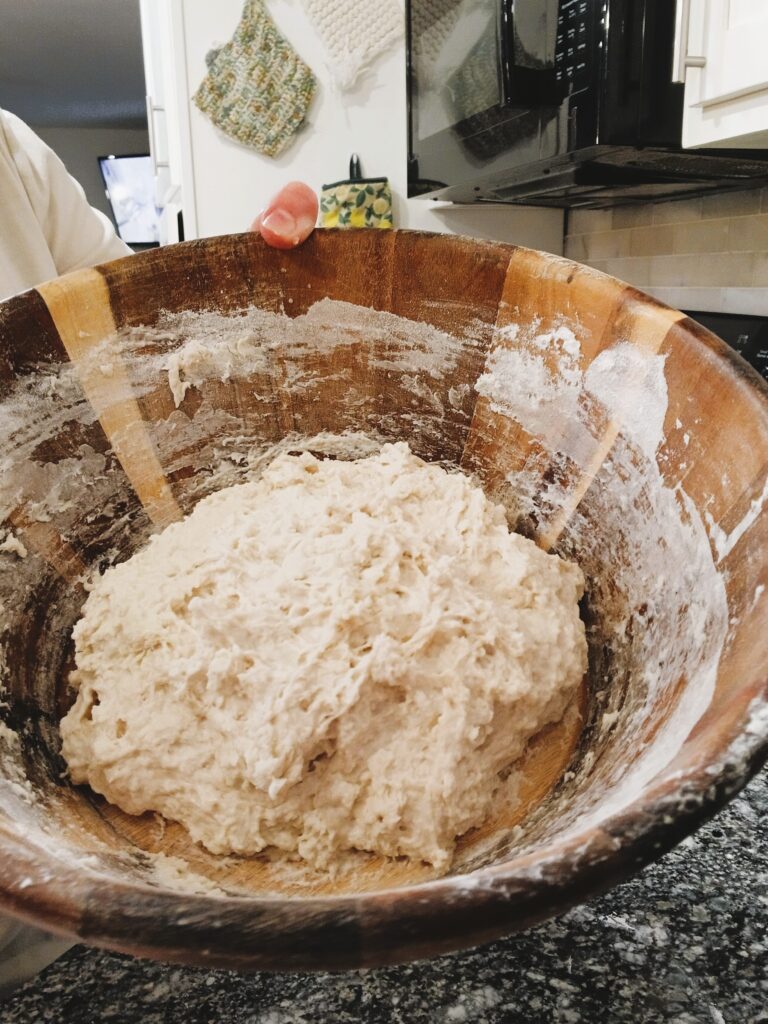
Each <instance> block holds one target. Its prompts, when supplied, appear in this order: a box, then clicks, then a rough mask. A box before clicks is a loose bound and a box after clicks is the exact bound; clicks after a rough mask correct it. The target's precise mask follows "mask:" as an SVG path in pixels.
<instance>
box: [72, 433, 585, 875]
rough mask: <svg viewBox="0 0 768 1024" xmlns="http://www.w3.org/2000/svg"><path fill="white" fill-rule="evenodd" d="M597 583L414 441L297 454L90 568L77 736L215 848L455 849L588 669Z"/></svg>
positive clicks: (81, 768)
mask: <svg viewBox="0 0 768 1024" xmlns="http://www.w3.org/2000/svg"><path fill="white" fill-rule="evenodd" d="M583 585H584V581H583V577H582V573H581V571H580V570H579V569H578V568H577V567H576V566H575V565H572V564H569V563H567V562H564V561H562V560H561V559H559V558H557V557H556V556H554V555H548V554H545V553H544V552H542V551H540V550H539V549H538V548H537V547H536V546H535V545H534V544H533V543H532V542H531V541H529V540H526V539H524V538H522V537H519V536H516V535H514V534H510V533H509V531H508V528H507V525H506V521H505V518H504V513H503V511H502V509H501V508H499V507H498V506H496V505H494V504H492V503H491V502H489V501H488V500H487V499H486V498H485V496H484V495H483V493H482V491H481V490H480V489H479V488H477V487H476V486H474V485H473V484H472V483H471V482H470V481H469V480H468V479H467V478H466V477H465V476H462V475H461V474H449V473H447V472H446V471H445V470H443V469H442V468H440V467H439V466H435V465H427V464H425V463H424V462H422V461H421V460H420V459H417V458H416V457H415V456H413V455H412V454H411V453H410V451H409V450H408V447H407V445H405V444H395V445H385V447H384V448H383V449H382V451H381V452H380V454H378V455H375V456H372V457H371V458H367V459H363V460H360V461H357V462H342V461H329V460H324V461H318V460H317V459H315V458H314V457H313V456H312V455H310V454H308V453H304V454H302V455H300V456H291V455H282V456H280V457H278V458H276V459H275V461H274V462H273V463H271V465H270V466H269V467H268V469H267V470H266V471H265V473H264V475H263V476H262V478H261V479H260V480H258V481H256V482H252V483H247V484H243V485H240V486H235V487H230V488H227V489H226V490H222V491H219V492H218V493H216V494H213V495H211V496H210V497H209V498H206V499H205V500H203V501H201V502H200V503H199V504H198V506H197V507H196V508H195V509H194V511H193V512H192V513H191V514H190V515H189V516H188V517H187V518H186V519H185V520H184V521H183V522H180V523H177V524H174V525H173V526H170V527H168V528H167V529H166V530H165V531H164V532H163V533H161V534H159V535H158V536H156V537H155V538H153V540H152V541H151V542H150V543H149V545H148V546H147V547H146V548H144V549H143V550H141V551H139V552H138V553H137V554H135V555H134V556H133V557H132V558H130V559H129V560H128V561H127V562H125V563H123V564H121V565H118V566H116V567H114V568H111V569H109V570H107V572H105V574H104V575H103V576H102V577H101V578H100V579H99V580H97V582H96V583H95V585H94V587H93V590H92V592H91V593H90V594H89V596H88V599H87V601H86V604H85V608H84V614H83V617H82V619H81V620H80V621H79V622H78V624H77V626H76V627H75V631H74V639H75V644H76V664H77V669H76V671H75V672H74V673H73V677H72V679H73V682H74V684H75V685H76V686H77V687H78V688H79V693H78V696H77V701H76V703H75V705H74V707H73V708H72V710H71V711H70V712H69V714H68V715H67V716H66V717H65V718H64V720H63V721H62V723H61V733H62V738H63V754H64V757H65V758H66V760H67V762H68V764H69V769H70V772H71V776H72V779H73V781H74V782H78V783H80V782H88V783H90V785H91V786H92V787H93V788H94V789H95V790H97V791H98V792H99V793H103V794H104V796H106V797H107V799H109V800H110V801H112V802H113V803H115V804H118V805H119V806H120V807H121V808H123V809H124V810H125V811H128V812H129V813H131V814H140V813H142V812H144V811H147V810H150V809H151V810H155V811H159V812H161V813H162V814H164V815H166V816H167V817H168V818H171V819H174V820H176V821H179V822H181V823H182V824H183V825H184V826H185V827H186V828H187V829H188V831H189V833H190V835H191V836H192V837H193V838H194V839H195V840H198V841H199V842H201V843H202V844H203V845H204V846H206V847H207V848H208V849H209V850H211V851H213V852H214V853H229V852H236V853H241V854H249V853H256V852H258V851H260V850H262V849H264V848H265V847H267V846H274V847H278V848H280V849H282V850H286V851H292V852H295V853H298V854H299V855H300V856H301V857H303V858H305V859H306V860H308V861H310V862H312V863H313V864H314V865H316V866H320V867H325V866H329V865H332V863H333V860H334V858H335V857H337V856H339V855H340V854H341V853H342V852H344V851H348V850H350V849H359V850H370V851H375V852H377V853H380V854H385V855H390V856H398V855H406V856H408V857H413V858H418V859H422V860H424V861H427V862H430V863H431V864H433V865H434V866H435V867H437V868H438V869H444V868H445V867H446V866H447V865H448V863H449V861H450V857H451V854H452V850H453V846H454V842H455V839H456V837H457V836H459V835H461V834H462V833H463V832H466V831H467V830H468V829H469V828H471V827H472V826H475V825H478V824H480V823H481V822H482V821H483V819H484V818H485V817H486V815H487V813H488V809H489V805H490V801H491V799H492V798H493V795H494V792H495V791H496V789H497V788H498V786H499V773H500V772H501V771H502V770H503V769H504V768H505V767H506V766H508V765H509V764H510V763H511V762H512V761H514V759H516V758H517V757H519V755H520V754H521V752H522V751H523V749H524V747H525V745H526V742H527V741H528V740H529V739H530V737H531V736H533V735H534V734H535V733H536V732H537V731H538V730H539V729H541V728H542V727H543V726H544V725H546V724H547V723H550V722H553V721H555V720H557V719H559V718H560V717H561V716H562V715H563V712H564V710H565V708H566V707H567V705H568V703H569V701H570V700H571V698H572V697H573V695H574V693H575V691H576V690H577V688H578V686H579V683H580V681H581V679H582V676H583V673H584V671H585V668H586V642H585V637H584V628H583V625H582V623H581V620H580V618H579V613H578V607H577V602H578V599H579V597H580V596H581V594H582V591H583Z"/></svg>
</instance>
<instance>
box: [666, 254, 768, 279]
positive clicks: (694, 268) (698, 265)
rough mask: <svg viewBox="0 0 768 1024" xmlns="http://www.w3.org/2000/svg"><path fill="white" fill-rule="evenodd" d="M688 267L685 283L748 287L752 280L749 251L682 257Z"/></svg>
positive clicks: (751, 260) (751, 262) (751, 263)
mask: <svg viewBox="0 0 768 1024" xmlns="http://www.w3.org/2000/svg"><path fill="white" fill-rule="evenodd" d="M683 259H685V260H687V261H688V263H689V265H690V269H689V271H688V273H687V274H686V275H685V284H690V285H694V286H701V285H707V286H708V287H720V288H725V287H736V288H739V287H748V286H749V285H750V284H751V282H752V270H753V266H752V265H753V257H752V255H751V254H750V253H741V252H739V253H723V254H717V253H713V254H711V255H703V256H687V257H683Z"/></svg>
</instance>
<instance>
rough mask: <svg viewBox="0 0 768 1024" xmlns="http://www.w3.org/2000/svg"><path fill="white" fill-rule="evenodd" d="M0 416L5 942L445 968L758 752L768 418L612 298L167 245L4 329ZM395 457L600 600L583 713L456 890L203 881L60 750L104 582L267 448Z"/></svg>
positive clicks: (396, 267)
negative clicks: (82, 779) (83, 778)
mask: <svg viewBox="0 0 768 1024" xmlns="http://www.w3.org/2000/svg"><path fill="white" fill-rule="evenodd" d="M249 307H256V311H253V310H251V312H247V313H244V312H243V311H245V310H248V308H249ZM118 332H119V337H118V338H116V337H115V335H116V334H117V333H118ZM0 388H1V389H2V390H1V393H0V424H1V426H0V466H2V474H1V476H0V479H1V481H2V483H0V523H2V528H3V530H2V533H0V567H1V568H2V571H1V572H0V666H2V671H1V672H0V678H2V684H3V686H4V693H3V700H4V701H5V703H4V705H3V707H2V715H3V718H4V720H5V722H6V723H7V728H5V727H3V729H2V730H1V731H0V752H1V753H0V762H1V763H2V773H1V775H2V781H0V902H1V904H2V907H3V909H5V910H6V911H8V912H10V913H11V914H15V915H18V916H19V917H22V918H25V919H27V920H29V921H32V922H34V923H38V924H40V925H43V926H45V927H47V928H50V929H55V930H57V931H60V932H62V933H65V934H67V935H71V936H76V937H78V938H79V939H82V940H83V941H86V942H90V943H95V944H99V945H104V946H108V947H110V948H113V949H120V950H127V951H129V952H132V953H139V954H143V955H148V956H155V957H160V958H163V959H168V960H178V961H184V962H190V963H206V964H218V965H225V966H229V967H238V968H255V967H258V968H283V969H284V968H298V969H310V968H342V967H354V966H369V965H377V964H385V963H393V962H398V961H403V960H407V959H411V958H415V957H423V956H429V955H433V954H436V953H441V952H444V951H447V950H451V949H456V948H459V947H462V946H469V945H473V944H476V943H479V942H483V941H486V940H489V939H492V938H494V937H496V936H498V935H500V934H503V933H509V932H512V931H514V930H516V929H521V928H525V927H527V926H529V925H531V924H533V923H534V922H536V921H539V920H541V919H542V918H545V917H547V916H548V915H551V914H554V913H559V912H561V911H563V910H564V909H566V908H567V907H568V906H570V905H572V904H574V903H575V902H577V901H580V900H582V899H584V898H586V897H588V896H590V895H592V894H594V893H596V892H598V891H600V890H603V889H605V888H607V887H608V886H611V885H613V884H614V883H615V882H616V881H618V880H620V879H621V878H624V877H625V876H627V875H628V874H630V873H631V872H633V871H636V870H637V869H638V868H639V867H641V866H642V865H643V864H645V863H646V862H648V861H649V860H651V859H653V858H654V857H657V856H658V855H659V854H660V853H662V852H663V851H664V850H666V849H668V848H669V847H670V846H671V845H672V844H674V843H675V842H677V841H678V840H679V839H681V838H682V837H683V836H684V835H686V834H687V833H688V832H690V831H691V830H692V829H694V828H695V827H696V825H697V824H698V823H699V822H700V821H702V820H703V819H704V818H706V817H707V816H709V815H711V814H712V813H713V812H714V811H715V810H716V809H717V808H718V807H719V806H720V805H721V804H722V803H723V802H724V801H725V800H726V799H727V798H728V797H729V796H730V795H732V794H733V793H734V792H736V791H737V790H738V789H739V788H740V787H741V786H742V785H743V784H744V782H745V781H746V780H747V779H748V778H749V777H750V775H751V774H752V773H753V772H754V771H755V770H756V768H757V767H758V765H759V763H760V762H761V761H762V760H763V759H764V758H765V756H766V753H767V752H768V711H767V710H766V700H767V699H768V685H767V682H766V680H767V678H768V670H767V669H766V665H768V628H767V627H768V616H767V615H766V609H767V608H768V597H767V596H766V593H765V588H766V586H768V514H767V513H766V512H765V511H764V508H763V505H764V503H765V501H766V499H768V483H766V474H767V473H768V401H766V398H767V395H768V391H767V389H766V387H765V385H764V384H763V383H762V382H761V381H760V379H759V378H758V377H757V375H756V374H755V373H754V372H753V371H752V370H751V369H749V368H748V367H747V366H746V364H744V363H743V362H742V361H741V360H740V359H739V358H738V357H736V356H735V355H734V354H733V353H732V352H731V351H730V350H729V349H728V348H727V347H726V346H725V345H724V344H722V343H721V342H720V341H718V340H717V339H716V338H714V337H713V336H712V335H710V334H708V333H707V332H706V331H705V330H703V329H702V328H701V327H699V326H697V325H696V324H695V323H693V322H691V321H690V320H688V319H686V318H685V317H684V316H683V314H681V313H678V312H675V311H673V310H671V309H667V308H666V307H664V306H662V305H660V304H659V303H657V302H655V301H653V300H652V299H650V298H648V297H647V296H645V295H642V294H641V293H639V292H637V291H635V290H634V289H633V288H630V287H627V286H625V285H623V284H621V283H620V282H618V281H616V280H614V279H612V278H609V277H605V276H604V275H602V274H599V273H596V272H595V271H593V270H590V269H588V268H586V267H581V266H578V265H576V264H574V263H570V262H569V261H567V260H563V259H559V258H556V257H553V256H548V255H545V254H543V253H537V252H531V251H529V250H525V249H519V248H515V247H512V246H506V245H496V244H491V243H484V242H475V241H471V240H469V239H463V238H456V237H445V236H432V235H425V234H419V233H412V232H376V231H350V232H340V233H337V232H332V231H318V232H316V233H315V235H314V236H313V238H312V239H311V240H310V241H309V242H308V243H307V244H306V245H304V246H302V247H301V249H299V250H297V251H295V252H277V251H274V250H271V249H268V248H266V247H265V246H264V245H263V244H262V242H261V240H260V239H259V238H258V237H255V236H253V235H238V236H230V237H222V238H215V239H208V240H203V241H197V242H190V243H184V244H182V245H177V246H171V247H168V248H163V249H159V250H155V251H152V252H147V253H143V254H142V255H139V256H133V257H130V258H128V259H122V260H118V261H116V262H114V263H110V264H107V265H105V266H102V267H98V268H96V269H95V270H83V271H77V272H76V273H73V274H70V275H68V276H66V277H63V278H60V279H58V280H56V281H52V282H50V283H48V284H46V285H42V286H41V287H39V288H37V289H35V290H32V291H29V292H27V293H25V294H23V295H19V296H17V297H15V298H12V299H11V300H9V301H8V302H6V303H5V304H3V305H2V306H0ZM177 403H178V405H177ZM396 439H405V440H407V441H408V442H409V443H410V445H411V447H412V449H413V450H414V451H415V452H416V453H417V454H418V455H420V456H422V457H423V458H425V459H427V460H440V461H441V462H443V463H445V464H446V465H449V466H458V467H461V469H463V470H464V471H466V472H468V473H471V474H473V475H474V476H475V477H476V478H477V479H478V480H479V481H480V482H481V484H482V485H483V487H484V488H485V489H486V491H487V493H488V494H489V495H490V496H491V497H493V498H494V499H495V500H497V501H499V502H502V503H503V504H504V506H505V508H506V510H507V512H508V515H509V521H510V524H511V525H512V527H514V528H515V529H518V530H520V531H522V532H524V533H527V534H529V535H530V536H533V537H534V538H536V539H537V541H538V542H539V543H540V544H541V545H542V546H544V547H546V548H551V549H553V550H556V551H558V552H560V553H562V554H564V555H565V556H566V557H569V558H574V559H576V560H578V561H579V562H580V564H581V565H582V567H583V568H584V570H585V573H586V575H587V578H588V592H587V595H586V598H585V601H584V608H583V614H584V618H585V621H586V623H587V628H588V637H589V646H590V672H589V678H588V679H587V681H586V684H585V688H584V692H583V694H582V695H581V698H580V701H579V702H577V705H575V706H574V707H573V708H571V710H570V712H569V713H568V714H567V715H566V717H565V719H564V720H563V722H562V723H561V724H560V725H559V726H557V727H553V728H550V729H548V730H545V731H544V732H543V733H542V734H540V735H539V736H537V737H536V738H535V740H534V741H533V742H532V743H531V744H530V746H529V749H528V751H527V753H526V754H525V756H524V758H523V760H522V763H520V764H518V765H516V766H515V769H514V771H515V772H516V773H517V776H518V779H519V799H518V800H517V801H516V802H514V801H510V802H509V803H508V804H506V805H503V806H501V807H500V808H499V810H498V813H497V814H496V815H495V816H494V818H493V820H491V821H490V822H489V823H488V824H487V825H486V826H485V827H483V828H482V829H478V830H476V831H475V832H473V833H472V834H469V835H467V836H465V837H464V838H463V839H462V840H461V842H460V844H459V848H458V852H457V855H456V859H455V863H454V865H453V868H452V870H451V872H450V874H448V875H447V876H446V877H442V878H433V877H432V876H431V875H430V873H429V871H428V870H427V869H426V868H425V867H424V866H423V865H419V864H411V863H406V862H401V861H381V860H377V859H376V858H373V857H366V856H363V855H361V856H360V857H359V858H357V859H354V860H353V862H352V863H351V866H350V868H349V870H348V871H347V872H346V873H345V874H343V875H341V876H339V877H336V878H328V877H317V876H311V875H309V874H308V873H303V872H302V871H301V870H300V868H299V867H298V866H291V865H286V864H284V863H275V862H274V861H271V860H269V859H267V858H264V857H262V858H234V857H231V858H216V857H214V856H212V855H210V854H207V853H206V852H205V851H204V850H202V849H201V848H199V847H197V846H194V845H193V844H191V843H190V842H189V840H188V838H187V836H186V833H185V832H184V831H183V830H182V829H181V828H180V827H179V826H177V825H174V824H172V823H165V822H162V821H160V820H159V819H157V818H156V817H154V816H152V815H145V816H143V817H141V818H131V817H129V816H127V815H125V814H123V813H121V812H120V811H118V810H116V809H115V808H113V807H110V806H109V805H107V804H105V802H104V801H103V800H101V799H100V798H98V797H96V796H95V795H94V794H93V793H91V792H90V791H89V790H88V789H87V788H78V789H76V788H73V787H71V786H70V785H69V784H68V782H67V779H66V776H65V774H63V767H64V766H63V763H62V761H61V759H60V756H59V753H58V750H59V741H58V721H59V719H60V717H61V715H62V714H63V713H64V712H65V711H66V709H67V707H68V706H69V704H70V702H71V700H72V694H71V692H70V691H69V689H68V686H67V677H68V671H69V669H70V667H71V644H70V633H71V628H72V625H73V623H74V622H75V620H76V619H77V617H78V614H79V610H80V607H81V605H82V602H83V600H84V597H85V589H84V585H83V584H84V580H85V579H86V578H87V575H88V573H89V572H91V571H93V570H94V569H103V568H104V567H105V566H107V565H109V564H110V563H113V562H114V561H116V560H121V559H124V558H126V557H127V556H129V555H130V554H131V552H132V551H134V550H135V549H136V548H137V547H138V546H139V545H140V544H142V543H143V542H144V541H146V539H147V537H148V536H149V535H150V534H151V532H152V531H153V530H156V529H157V528H160V527H162V526H164V525H166V524H167V523H169V522H171V521H173V520H174V519H177V518H179V517H180V516H181V515H182V514H183V513H184V512H187V511H189V510H190V509H191V508H192V507H193V506H194V505H195V503H196V502H197V501H198V500H199V499H200V498H201V497H203V496H204V495H206V494H208V493H210V492H211V491H212V490H215V489H217V488H219V487H222V486H224V485H226V484H230V483H234V482H236V481H238V480H241V479H243V478H244V477H245V475H246V474H248V473H254V472H258V468H259V466H260V465H263V464H264V463H265V461H267V460H268V459H269V458H270V457H272V456H273V455H274V453H275V452H276V451H278V450H285V449H286V448H287V449H288V450H294V449H301V448H309V449H310V450H313V451H319V452H323V453H325V454H327V455H331V456H335V457H337V458H349V457H353V456H354V455H355V453H358V454H359V453H360V452H361V451H363V450H365V448H366V445H367V446H368V447H370V445H371V444H372V443H381V442H382V441H386V440H396Z"/></svg>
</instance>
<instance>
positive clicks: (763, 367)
mask: <svg viewBox="0 0 768 1024" xmlns="http://www.w3.org/2000/svg"><path fill="white" fill-rule="evenodd" d="M687 315H688V316H689V317H691V319H693V320H697V321H698V322H699V323H700V324H701V325H702V326H703V327H706V328H707V330H708V331H712V333H713V334H716V335H717V336H718V338H722V339H723V341H727V342H728V344H729V345H730V346H731V348H735V349H736V351H737V352H738V353H739V355H740V356H741V358H742V359H746V361H747V362H748V363H750V364H751V365H752V366H754V368H755V369H756V370H757V371H758V373H761V374H762V375H763V377H764V378H765V380H767V381H768V318H767V317H764V316H744V315H743V314H741V313H702V312H688V314H687Z"/></svg>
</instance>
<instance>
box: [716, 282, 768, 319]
mask: <svg viewBox="0 0 768 1024" xmlns="http://www.w3.org/2000/svg"><path fill="white" fill-rule="evenodd" d="M723 312H724V313H746V314H748V315H751V316H768V289H767V288H724V289H723Z"/></svg>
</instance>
